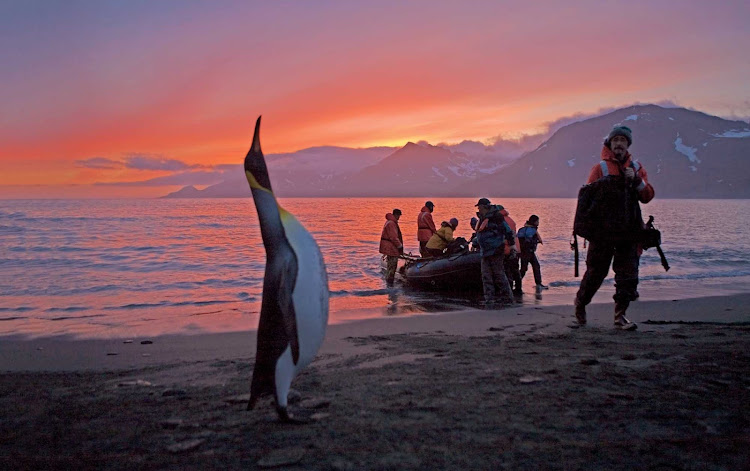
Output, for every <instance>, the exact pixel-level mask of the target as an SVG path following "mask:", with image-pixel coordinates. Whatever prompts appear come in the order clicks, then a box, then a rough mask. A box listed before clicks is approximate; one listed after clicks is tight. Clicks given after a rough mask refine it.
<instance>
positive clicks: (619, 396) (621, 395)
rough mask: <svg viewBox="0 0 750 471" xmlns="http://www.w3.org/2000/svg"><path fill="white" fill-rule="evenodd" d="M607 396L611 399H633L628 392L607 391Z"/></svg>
mask: <svg viewBox="0 0 750 471" xmlns="http://www.w3.org/2000/svg"><path fill="white" fill-rule="evenodd" d="M607 396H609V397H611V398H613V399H627V400H628V401H632V400H633V399H635V397H633V396H631V395H630V394H625V393H618V392H614V393H609V394H607Z"/></svg>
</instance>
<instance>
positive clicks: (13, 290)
mask: <svg viewBox="0 0 750 471" xmlns="http://www.w3.org/2000/svg"><path fill="white" fill-rule="evenodd" d="M433 201H435V204H436V207H435V213H434V219H435V221H436V223H438V224H439V223H440V221H442V220H448V219H449V218H451V217H457V218H458V219H459V221H460V223H459V228H458V230H457V231H456V234H457V235H460V236H464V237H466V238H468V237H469V235H470V229H469V218H471V216H473V212H474V210H475V208H474V207H473V205H474V203H476V201H475V199H466V198H446V199H440V198H434V199H433ZM280 202H281V204H282V206H284V207H285V208H286V209H287V210H289V211H290V212H292V213H293V214H295V215H296V216H297V218H298V219H299V220H300V221H301V222H302V223H303V224H304V225H305V226H306V227H307V228H308V230H309V231H310V232H311V233H312V234H313V235H314V236H315V238H316V239H317V241H318V244H319V245H320V247H321V250H322V252H323V256H324V258H325V261H326V264H327V268H328V276H329V284H330V290H331V314H330V322H331V323H337V322H344V321H348V320H352V319H359V318H366V317H379V316H387V315H404V314H416V313H423V312H430V311H436V310H448V309H458V308H461V307H467V306H470V307H476V306H477V305H478V299H476V297H475V296H466V297H461V296H452V297H445V296H440V295H437V294H435V293H427V294H425V293H421V292H418V291H414V290H411V289H409V288H408V287H404V286H401V285H399V284H398V283H397V285H396V287H395V288H393V289H386V287H385V284H384V282H383V280H382V277H381V275H380V255H379V254H378V244H379V239H380V231H381V229H382V226H383V223H384V222H385V214H386V212H389V211H390V210H391V209H393V208H396V207H397V208H400V209H401V210H402V211H403V212H404V215H403V216H402V217H401V221H400V223H401V229H402V232H403V234H404V239H405V245H406V250H407V252H408V251H412V252H414V253H417V252H418V250H417V247H418V244H417V242H416V217H417V214H418V213H419V210H420V208H421V207H422V203H424V199H413V198H398V199H388V198H363V199H357V198H349V199H328V198H326V199H310V198H299V199H281V200H280ZM493 202H495V203H501V204H503V205H505V206H506V208H507V209H509V210H510V212H511V217H513V218H514V219H515V221H516V222H517V223H518V225H519V227H520V226H522V225H523V222H524V221H525V220H526V218H528V216H529V215H531V214H537V215H539V217H540V218H541V225H540V233H541V235H542V237H543V238H544V242H545V244H544V245H543V246H540V248H539V250H538V256H539V259H540V261H541V264H542V274H543V278H544V282H545V284H548V285H549V286H550V290H549V291H545V292H544V293H543V299H536V298H535V297H534V296H533V295H531V294H529V295H525V297H524V303H528V304H567V303H570V302H571V300H572V296H573V294H574V292H575V290H576V288H577V285H578V283H579V281H580V278H574V277H573V252H572V251H571V250H570V245H569V241H570V233H571V227H572V219H573V213H574V209H575V201H574V200H572V199H512V198H505V199H498V198H495V199H493ZM643 214H644V217H646V216H648V215H649V214H653V215H654V216H655V217H656V225H657V227H659V229H661V230H662V236H663V241H664V244H663V248H664V250H665V252H666V254H667V257H668V258H669V262H670V264H671V266H672V269H671V270H670V271H669V272H665V271H664V270H663V269H662V267H661V265H660V264H659V259H658V255H657V254H656V251H655V250H654V249H652V250H649V251H647V252H646V253H645V254H644V256H643V258H642V261H641V285H640V287H639V290H640V293H641V299H644V300H648V299H675V298H689V297H695V296H707V295H716V294H729V293H736V292H747V291H750V227H749V226H748V223H747V221H750V201H748V200H658V199H657V200H654V201H653V202H652V203H650V204H648V205H644V206H643ZM584 258H585V250H583V249H582V250H581V273H583V270H584V267H585V265H584V261H583V260H584ZM264 266H265V252H264V250H263V245H262V241H261V239H260V231H259V228H258V221H257V217H256V212H255V207H254V205H253V202H252V199H250V198H248V199H195V200H156V199H153V200H152V199H149V200H99V201H91V200H4V201H0V267H1V269H0V273H1V276H0V335H13V334H18V335H27V336H50V335H72V336H77V337H123V336H125V337H128V336H130V337H136V336H152V335H157V334H164V333H198V332H221V331H239V330H250V329H254V328H255V327H256V326H257V322H258V311H259V309H260V300H261V299H260V298H261V296H260V293H261V289H262V284H263V270H264ZM530 275H531V274H530V273H529V276H530ZM525 281H527V283H528V284H531V283H530V280H529V279H528V277H527V278H526V279H525ZM526 291H527V292H529V291H531V290H530V289H528V288H527V289H526ZM612 293H613V288H612V279H611V274H610V278H608V279H607V281H605V285H604V286H603V288H602V290H601V291H600V293H598V294H597V296H596V298H595V299H594V302H611V295H612Z"/></svg>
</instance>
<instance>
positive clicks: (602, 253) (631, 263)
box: [576, 241, 639, 308]
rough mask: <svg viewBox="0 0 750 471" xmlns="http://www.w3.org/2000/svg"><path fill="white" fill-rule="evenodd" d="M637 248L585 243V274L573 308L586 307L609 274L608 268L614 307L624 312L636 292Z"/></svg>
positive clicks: (634, 246) (631, 245)
mask: <svg viewBox="0 0 750 471" xmlns="http://www.w3.org/2000/svg"><path fill="white" fill-rule="evenodd" d="M638 262H639V260H638V244H636V243H635V242H619V243H606V242H593V241H589V250H588V252H587V253H586V273H584V274H583V279H582V280H581V286H580V288H579V289H578V293H577V294H576V304H580V305H582V306H586V305H587V304H589V303H590V302H591V299H592V298H593V297H594V294H596V291H597V290H598V289H599V287H600V286H601V285H602V282H603V281H604V278H606V276H607V274H608V273H609V265H610V263H611V264H612V269H613V270H614V271H615V295H614V296H612V297H613V298H614V300H615V303H616V304H617V305H618V306H619V307H621V308H627V307H628V305H629V304H630V301H632V300H633V299H635V291H636V289H638Z"/></svg>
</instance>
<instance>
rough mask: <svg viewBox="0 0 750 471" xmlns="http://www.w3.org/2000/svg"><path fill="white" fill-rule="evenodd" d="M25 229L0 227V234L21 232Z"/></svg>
mask: <svg viewBox="0 0 750 471" xmlns="http://www.w3.org/2000/svg"><path fill="white" fill-rule="evenodd" d="M25 230H26V229H24V228H23V227H20V226H0V232H5V233H11V232H23V231H25Z"/></svg>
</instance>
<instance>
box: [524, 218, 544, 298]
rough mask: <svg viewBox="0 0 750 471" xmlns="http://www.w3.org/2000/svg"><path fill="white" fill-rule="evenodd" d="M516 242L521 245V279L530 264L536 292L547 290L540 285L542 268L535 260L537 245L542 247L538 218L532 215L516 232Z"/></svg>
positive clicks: (536, 259) (537, 260)
mask: <svg viewBox="0 0 750 471" xmlns="http://www.w3.org/2000/svg"><path fill="white" fill-rule="evenodd" d="M518 240H519V241H520V243H521V278H523V277H524V276H526V271H527V270H528V269H529V263H531V270H532V271H533V272H534V282H535V283H536V292H537V293H539V292H541V291H542V290H543V289H548V287H547V286H545V285H544V284H542V267H541V265H539V259H538V258H536V247H537V244H542V245H544V242H542V236H541V235H539V216H537V215H536V214H532V215H531V216H529V220H528V221H526V224H524V225H523V227H522V228H521V230H519V231H518Z"/></svg>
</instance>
